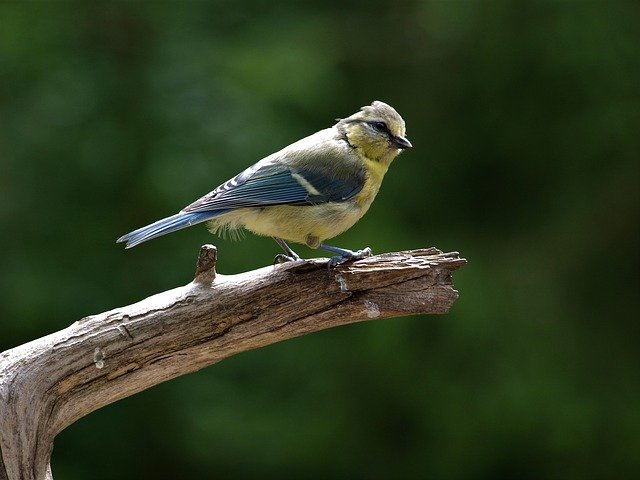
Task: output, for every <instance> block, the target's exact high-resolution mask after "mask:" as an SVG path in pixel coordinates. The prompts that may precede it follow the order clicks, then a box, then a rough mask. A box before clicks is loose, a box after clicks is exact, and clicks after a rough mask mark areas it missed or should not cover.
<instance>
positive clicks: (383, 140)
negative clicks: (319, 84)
mask: <svg viewBox="0 0 640 480" xmlns="http://www.w3.org/2000/svg"><path fill="white" fill-rule="evenodd" d="M336 127H337V128H338V130H340V132H341V133H342V134H343V135H344V136H346V139H347V141H348V142H349V144H350V145H351V146H352V147H354V148H357V149H358V150H360V151H361V152H362V153H363V154H364V155H365V156H366V157H367V158H369V159H371V160H375V161H378V162H380V163H383V164H385V165H389V164H390V163H391V161H392V160H393V159H394V158H396V157H397V156H398V154H399V153H400V152H401V151H402V150H404V149H406V148H411V142H409V140H408V139H407V138H406V137H405V132H406V129H405V125H404V120H403V119H402V117H401V116H400V115H399V114H398V112H396V111H395V109H394V108H393V107H391V106H390V105H387V104H386V103H384V102H379V101H377V100H376V101H375V102H373V103H372V104H371V105H368V106H366V107H362V108H361V109H360V111H359V112H356V113H354V114H353V115H351V116H350V117H347V118H343V119H339V120H338V123H337V125H336Z"/></svg>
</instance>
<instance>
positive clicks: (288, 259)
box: [273, 253, 300, 265]
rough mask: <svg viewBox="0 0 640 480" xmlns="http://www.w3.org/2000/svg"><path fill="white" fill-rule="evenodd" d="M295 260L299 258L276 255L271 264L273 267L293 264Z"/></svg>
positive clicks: (281, 254)
mask: <svg viewBox="0 0 640 480" xmlns="http://www.w3.org/2000/svg"><path fill="white" fill-rule="evenodd" d="M297 260H300V257H292V256H289V255H285V254H284V253H279V254H278V255H276V258H274V259H273V264H274V265H275V264H276V263H287V262H295V261H297Z"/></svg>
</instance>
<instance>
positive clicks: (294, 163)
mask: <svg viewBox="0 0 640 480" xmlns="http://www.w3.org/2000/svg"><path fill="white" fill-rule="evenodd" d="M410 147H411V143H410V142H409V140H407V138H406V137H405V124H404V120H403V119H402V117H401V116H400V115H399V114H398V112H396V111H395V109H393V108H392V107H391V106H389V105H387V104H386V103H383V102H379V101H375V102H373V103H372V104H371V105H370V106H365V107H362V108H361V109H360V111H359V112H357V113H354V114H353V115H351V116H350V117H347V118H344V119H338V120H337V123H336V124H335V125H334V126H333V127H331V128H326V129H324V130H320V131H319V132H317V133H314V134H313V135H310V136H308V137H306V138H303V139H302V140H298V141H297V142H295V143H292V144H291V145H289V146H288V147H285V148H283V149H282V150H280V151H279V152H276V153H273V154H271V155H269V156H268V157H266V158H264V159H262V160H260V161H259V162H258V163H256V164H255V165H253V166H251V167H249V168H247V169H246V170H245V171H244V172H242V173H240V174H238V175H236V176H235V177H233V178H232V179H231V180H229V181H227V182H226V183H223V184H222V185H220V186H219V187H218V188H216V189H215V190H213V191H212V192H209V193H207V194H206V195H205V196H204V197H202V198H200V199H198V200H196V201H195V202H193V203H192V204H191V205H189V206H187V207H185V208H183V209H182V210H181V211H180V212H179V213H177V214H175V215H173V216H171V217H167V218H163V219H162V220H158V221H157V222H155V223H152V224H151V225H147V226H146V227H142V228H139V229H138V230H134V231H133V232H131V233H128V234H126V235H124V236H122V237H120V238H119V239H118V242H126V248H130V247H133V246H135V245H138V244H139V243H142V242H146V241H147V240H151V239H152V238H156V237H159V236H160V235H164V234H166V233H170V232H173V231H175V230H179V229H181V228H185V227H189V226H191V225H195V224H196V223H201V222H208V227H209V230H210V231H211V232H212V233H224V232H225V231H235V230H236V229H239V228H245V229H247V230H249V231H251V232H253V233H256V234H258V235H266V236H270V237H273V238H274V239H275V241H276V242H277V243H278V245H280V246H281V247H282V248H283V249H284V251H285V252H286V255H282V254H281V255H279V256H278V257H277V259H278V260H280V261H292V260H300V257H299V256H298V254H296V253H295V252H294V251H293V250H292V249H291V248H290V247H289V245H287V243H286V241H289V242H294V243H303V244H306V245H308V246H309V247H311V248H320V249H322V250H326V251H329V252H332V253H335V254H337V256H335V257H333V258H332V259H331V261H330V264H329V266H332V265H336V264H338V263H342V262H344V261H347V260H356V259H360V258H363V257H365V256H369V255H371V249H369V248H368V247H367V248H365V249H363V250H358V251H355V252H354V251H351V250H347V249H343V248H338V247H333V246H331V245H327V244H325V243H324V241H325V240H326V239H329V238H333V237H335V236H336V235H339V234H340V233H342V232H344V231H345V230H347V229H349V228H350V227H351V226H352V225H353V224H355V223H356V222H357V221H358V220H359V219H360V217H362V216H363V215H364V214H365V213H366V212H367V210H368V209H369V206H370V205H371V202H373V199H374V198H375V196H376V194H377V193H378V190H379V189H380V185H381V183H382V178H383V177H384V174H385V173H386V172H387V169H388V168H389V165H390V164H391V162H392V161H393V159H394V158H396V157H397V156H398V154H399V153H400V152H401V151H402V150H403V149H406V148H410Z"/></svg>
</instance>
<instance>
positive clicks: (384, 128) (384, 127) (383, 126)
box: [371, 122, 389, 133]
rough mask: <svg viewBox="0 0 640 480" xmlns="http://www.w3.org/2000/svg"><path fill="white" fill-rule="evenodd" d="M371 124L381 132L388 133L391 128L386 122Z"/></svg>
mask: <svg viewBox="0 0 640 480" xmlns="http://www.w3.org/2000/svg"><path fill="white" fill-rule="evenodd" d="M371 126H372V127H373V128H375V129H376V130H377V131H379V132H381V133H387V132H388V131H389V129H388V128H387V124H386V123H384V122H371Z"/></svg>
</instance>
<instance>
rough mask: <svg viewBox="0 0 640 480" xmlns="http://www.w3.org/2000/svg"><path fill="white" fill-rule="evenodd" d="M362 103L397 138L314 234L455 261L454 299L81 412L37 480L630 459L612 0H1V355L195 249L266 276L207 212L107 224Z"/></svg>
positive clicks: (628, 123) (630, 272) (635, 104)
mask: <svg viewBox="0 0 640 480" xmlns="http://www.w3.org/2000/svg"><path fill="white" fill-rule="evenodd" d="M374 99H380V100H384V101H386V102H388V103H390V104H391V105H393V106H394V107H396V109H397V110H398V111H399V112H400V113H401V114H402V115H403V116H404V118H405V120H406V122H407V127H408V132H407V134H408V137H409V138H410V139H411V141H412V142H413V144H414V147H415V148H413V149H412V150H410V151H407V152H406V153H404V154H403V155H402V156H401V157H400V158H399V159H398V160H397V161H396V162H395V163H394V165H393V166H392V168H391V169H390V172H389V174H388V176H387V178H386V180H385V184H384V185H383V188H382V190H381V192H380V194H379V196H378V198H377V201H376V202H375V203H374V205H373V207H372V208H371V210H370V211H369V213H368V215H367V216H366V217H365V218H364V219H363V220H362V221H361V222H360V223H359V224H358V225H357V226H355V227H354V228H353V229H351V230H350V231H349V232H347V233H345V234H343V235H342V236H341V237H339V238H338V240H336V241H335V242H334V243H337V244H339V245H342V246H346V247H349V248H360V247H363V246H365V245H370V246H371V247H372V248H373V250H374V252H385V251H396V250H402V249H411V248H419V247H428V246H437V247H439V248H440V249H443V250H447V251H450V250H457V251H460V252H461V254H462V256H464V257H466V258H467V259H468V261H469V264H468V265H467V266H466V267H465V268H463V269H462V270H460V271H458V272H457V273H456V274H455V278H454V280H455V284H456V287H457V288H458V290H459V291H460V299H459V300H458V302H457V303H456V304H455V306H454V308H453V310H452V311H451V313H450V314H448V315H445V316H431V317H426V316H425V317H409V318H400V319H392V320H385V321H379V322H367V323H364V324H358V325H352V326H348V327H343V328H338V329H334V330H331V331H325V332H321V333H318V334H314V335H309V336H306V337H304V338H299V339H296V340H293V341H288V342H285V343H281V344H276V345H272V346H269V347H267V348H263V349H260V350H256V351H252V352H248V353H244V354H241V355H238V356H236V357H233V358H230V359H228V360H225V361H224V362H222V363H220V364H218V365H215V366H213V367H210V368H207V369H205V370H202V371H200V372H197V373H195V374H192V375H188V376H186V377H183V378H179V379H176V380H173V381H171V382H168V383H165V384H162V385H160V386H158V387H155V388H152V389H150V390H148V391H145V392H143V393H141V394H139V395H136V396H134V397H131V398H128V399H125V400H122V401H120V402H117V403H116V404H113V405H110V406H107V407H105V408H103V409H101V410H99V411H97V412H95V413H93V414H91V415H90V416H88V417H86V418H84V419H82V420H80V421H79V422H77V423H76V424H74V425H73V426H71V427H70V428H69V429H68V430H66V431H64V432H63V433H62V434H60V435H59V437H58V438H57V441H56V444H55V449H54V452H53V463H52V465H53V471H54V476H55V478H56V480H61V479H116V478H117V479H139V480H144V479H176V478H180V479H205V478H238V479H242V478H278V477H280V478H292V477H298V478H323V479H324V478H354V479H386V478H438V479H440V478H442V479H444V478H447V479H449V478H450V479H479V478H492V479H495V478H518V479H542V478H566V479H584V478H632V477H634V474H638V473H639V472H640V454H639V452H640V347H639V340H640V335H639V333H640V329H639V327H638V311H639V307H640V305H639V301H638V297H639V292H640V282H639V271H640V261H639V247H640V233H639V223H640V221H639V218H640V195H639V191H640V172H639V159H640V140H639V139H640V9H639V8H638V4H637V3H634V2H604V1H602V2H599V1H592V2H589V1H585V2H577V1H576V2H568V1H567V2H563V1H556V2H545V1H542V2H524V3H523V2H520V1H516V0H513V1H510V0H503V1H491V2H481V1H453V2H448V1H447V2H445V1H418V0H416V1H401V2H390V1H387V0H386V1H368V2H354V1H337V0H324V1H321V2H319V1H314V2H311V1H310V2H298V1H288V2H282V1H278V2H258V1H235V0H234V1H231V0H229V1H210V2H205V1H189V2H177V1H175V2H171V1H164V2H101V1H98V2H86V1H77V2H53V1H52V2H17V1H15V2H11V1H9V2H3V3H2V4H0V192H1V194H2V199H1V201H0V231H1V234H0V251H1V252H2V263H3V265H2V268H0V351H1V350H5V349H8V348H11V347H14V346H16V345H19V344H21V343H24V342H27V341H29V340H31V339H34V338H38V337H41V336H43V335H45V334H47V333H50V332H53V331H56V330H59V329H61V328H64V327H66V326H68V325H69V324H70V323H72V322H73V321H75V320H77V319H79V318H81V317H83V316H85V315H88V314H92V313H98V312H101V311H105V310H108V309H111V308H114V307H117V306H121V305H126V304H129V303H132V302H134V301H137V300H139V299H141V298H144V297H145V296H148V295H150V294H153V293H156V292H159V291H162V290H166V289H169V288H172V287H175V286H178V285H182V284H185V283H187V282H189V281H190V280H191V278H192V274H193V269H194V263H195V258H196V255H197V252H198V249H199V246H200V245H201V244H203V243H207V242H213V243H215V244H216V245H217V246H218V248H219V257H220V258H219V271H221V272H222V273H227V274H229V273H236V272H241V271H246V270H250V269H254V268H258V267H261V266H264V265H267V264H269V263H270V262H271V261H272V259H273V257H274V255H275V254H276V253H278V251H279V250H278V247H277V246H276V244H275V243H274V242H272V241H271V240H269V239H263V238H257V237H253V236H251V235H248V236H247V238H246V239H245V240H243V241H241V242H236V243H234V242H231V241H225V240H221V239H215V238H212V237H211V236H210V235H209V234H208V232H207V231H206V229H205V228H204V227H203V226H198V227H195V228H192V229H188V230H185V231H182V232H179V233H175V234H173V235H170V236H167V237H163V238H161V239H158V240H154V241H153V242H150V243H148V244H144V245H142V246H140V247H137V248H135V249H133V250H130V251H124V250H123V248H122V246H121V245H116V244H115V243H114V242H115V239H116V238H118V237H119V236H120V235H122V234H124V233H126V232H128V231H130V230H132V229H134V228H136V227H139V226H142V225H145V224H147V223H149V222H151V221H153V220H156V219H158V218H160V217H162V216H165V215H168V214H171V213H174V212H175V211H177V210H178V209H180V208H181V207H183V206H184V205H186V204H188V203H189V202H191V201H192V200H194V199H195V198H197V197H199V196H200V195H202V194H204V193H206V192H208V191H209V190H211V189H212V188H213V187H215V186H217V185H218V184H219V183H221V182H223V181H224V180H226V179H227V178H229V177H231V176H232V175H234V174H235V173H237V172H238V171H240V170H241V169H243V168H245V167H246V166H248V165H250V164H251V163H253V162H254V161H256V160H258V159H259V158H261V157H263V156H265V155H267V154H269V153H271V152H273V151H275V150H277V149H279V148H281V147H283V146H285V145H287V144H288V143H290V142H292V141H294V140H296V139H298V138H301V137H302V136H305V135H307V134H309V133H312V132H314V131H316V130H318V129H321V128H324V127H326V126H329V125H331V124H332V123H333V119H334V118H336V117H340V116H346V115H349V114H351V113H353V112H354V111H356V110H357V109H358V108H359V107H360V106H362V105H365V104H368V103H370V102H371V101H372V100H374ZM299 250H300V253H301V254H303V255H304V256H311V255H321V254H319V253H318V252H314V251H311V250H308V249H305V248H302V247H300V249H299ZM0 414H1V412H0ZM635 478H638V477H635Z"/></svg>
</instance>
